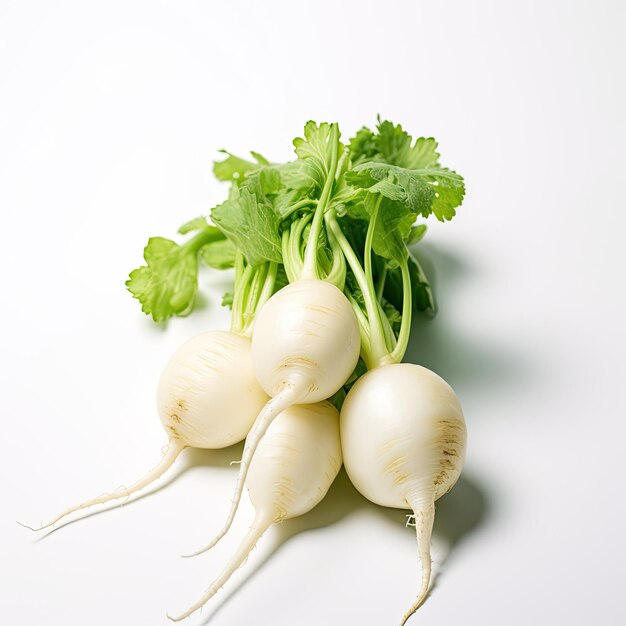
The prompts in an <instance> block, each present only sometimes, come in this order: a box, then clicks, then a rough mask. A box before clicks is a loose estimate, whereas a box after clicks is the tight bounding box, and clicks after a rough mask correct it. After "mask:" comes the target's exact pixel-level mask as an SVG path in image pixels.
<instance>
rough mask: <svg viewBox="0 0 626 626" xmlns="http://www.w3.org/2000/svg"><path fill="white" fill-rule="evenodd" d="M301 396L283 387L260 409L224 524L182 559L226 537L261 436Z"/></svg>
mask: <svg viewBox="0 0 626 626" xmlns="http://www.w3.org/2000/svg"><path fill="white" fill-rule="evenodd" d="M301 395H302V388H301V387H300V386H299V385H294V386H291V387H285V388H284V389H283V390H282V391H280V392H279V393H277V394H276V395H275V396H274V397H273V398H272V399H271V400H269V401H268V403H267V404H266V405H265V406H264V407H263V409H261V412H260V413H259V414H258V416H257V418H256V420H254V424H253V425H252V428H251V429H250V432H249V433H248V436H247V438H246V444H245V446H244V448H243V455H242V457H241V461H240V463H239V475H238V476H237V485H236V487H235V494H234V496H233V499H232V501H231V506H230V511H229V512H228V517H227V518H226V523H225V524H224V527H223V528H222V530H220V532H219V533H218V534H217V535H216V536H215V538H214V539H213V540H212V541H211V542H210V543H209V544H208V545H206V546H205V547H204V548H201V549H200V550H196V552H192V553H191V554H184V555H183V558H189V557H192V556H198V555H199V554H202V553H203V552H206V551H207V550H210V549H211V548H212V547H213V546H215V545H217V543H218V542H219V541H220V539H222V537H224V535H226V533H227V532H228V531H229V530H230V527H231V526H232V524H233V520H234V519H235V514H236V513H237V509H238V508H239V502H240V501H241V494H242V493H243V486H244V484H245V482H246V476H247V475H248V468H249V467H250V461H251V460H252V457H253V456H254V453H255V452H256V449H257V447H258V445H259V442H260V441H261V439H262V438H263V435H265V433H266V432H267V429H268V428H269V425H270V424H271V423H272V422H273V421H274V418H275V417H276V416H277V415H279V414H280V413H282V412H283V411H284V410H285V409H287V408H289V407H290V406H291V405H292V404H297V402H298V400H299V399H300V397H301Z"/></svg>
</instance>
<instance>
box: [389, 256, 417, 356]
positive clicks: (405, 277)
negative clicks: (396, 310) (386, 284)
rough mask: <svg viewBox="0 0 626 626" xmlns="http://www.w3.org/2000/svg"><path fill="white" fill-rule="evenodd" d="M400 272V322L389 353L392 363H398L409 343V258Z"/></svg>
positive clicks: (411, 304) (410, 296) (410, 303)
mask: <svg viewBox="0 0 626 626" xmlns="http://www.w3.org/2000/svg"><path fill="white" fill-rule="evenodd" d="M400 271H401V272H402V322H401V324H400V332H399V333H398V342H397V343H396V347H395V348H394V349H393V352H392V353H391V355H390V356H391V359H392V361H393V362H394V363H400V361H402V359H403V357H404V353H405V352H406V349H407V346H408V345H409V335H410V333H411V312H412V309H413V298H412V294H411V274H410V272H409V260H408V258H407V259H405V260H404V263H402V265H401V266H400Z"/></svg>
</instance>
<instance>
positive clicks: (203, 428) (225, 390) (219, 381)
mask: <svg viewBox="0 0 626 626" xmlns="http://www.w3.org/2000/svg"><path fill="white" fill-rule="evenodd" d="M267 400H268V397H267V395H266V394H265V392H264V391H263V390H262V389H261V387H260V386H259V385H258V383H257V382H256V378H255V376H254V369H253V367H252V359H251V353H250V340H249V339H248V338H247V337H245V336H243V335H240V334H237V333H233V332H225V331H209V332H205V333H202V334H200V335H198V336H196V337H194V338H192V339H190V340H189V341H187V342H186V343H185V344H183V345H182V346H181V347H180V348H179V349H178V350H177V351H176V352H175V353H174V355H173V356H172V358H171V359H170V361H169V363H168V364H167V365H166V366H165V370H164V371H163V374H162V375H161V379H160V381H159V385H158V390H157V409H158V413H159V417H160V418H161V422H162V424H163V427H164V428H165V430H166V432H167V435H168V437H169V442H168V444H167V448H166V450H165V452H164V454H163V458H162V459H161V462H160V463H159V464H158V465H157V466H156V467H154V469H152V470H151V471H150V472H149V473H148V474H146V475H145V476H144V477H143V478H141V479H140V480H138V481H137V482H135V483H134V484H132V485H131V486H130V487H124V488H122V489H118V490H117V491H114V492H113V493H107V494H104V495H102V496H99V497H97V498H93V499H92V500H87V501H86V502H83V503H82V504H79V505H76V506H73V507H70V508H68V509H66V510H65V511H63V512H62V513H60V514H59V515H57V516H56V517H55V518H54V519H53V520H51V521H50V522H48V523H47V524H45V525H43V526H41V527H40V528H39V529H37V530H41V529H43V528H47V527H49V526H52V525H53V524H55V523H56V522H58V521H59V520H60V519H62V518H63V517H65V516H66V515H69V514H70V513H74V512H75V511H79V510H82V509H86V508H88V507H91V506H94V505H96V504H104V503H105V502H109V501H111V500H117V499H119V498H126V497H128V496H130V495H132V494H134V493H137V492H138V491H140V490H141V489H143V488H144V487H146V486H147V485H149V484H150V483H152V482H154V481H155V480H157V479H158V478H160V477H161V476H162V475H163V474H164V473H165V472H166V471H167V470H168V469H169V468H170V467H171V466H172V464H173V463H174V461H175V460H176V458H177V457H178V455H179V454H180V452H181V451H182V450H183V449H185V448H187V447H196V448H210V449H214V448H224V447H226V446H230V445H233V444H235V443H237V442H239V441H241V440H242V439H243V438H244V437H245V436H246V434H247V433H248V431H249V429H250V427H251V425H252V423H253V422H254V418H255V417H256V415H257V414H258V412H259V410H260V409H261V408H262V407H263V405H264V404H265V403H266V402H267Z"/></svg>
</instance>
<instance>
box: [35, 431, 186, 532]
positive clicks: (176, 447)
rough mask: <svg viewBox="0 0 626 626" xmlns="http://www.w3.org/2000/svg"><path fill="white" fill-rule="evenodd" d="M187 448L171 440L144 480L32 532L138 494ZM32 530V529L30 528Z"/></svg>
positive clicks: (81, 507)
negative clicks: (70, 516) (81, 512)
mask: <svg viewBox="0 0 626 626" xmlns="http://www.w3.org/2000/svg"><path fill="white" fill-rule="evenodd" d="M186 447H187V446H186V445H185V444H183V443H182V442H181V441H180V440H178V439H170V441H169V443H168V445H167V448H166V450H165V452H164V453H163V458H162V459H161V461H160V462H159V464H158V465H157V466H156V467H154V468H153V469H152V470H150V471H149V472H148V473H147V474H146V475H145V476H144V477H143V478H141V479H140V480H138V481H137V482H136V483H134V484H133V485H131V486H130V487H124V488H123V489H119V490H118V491H115V492H113V493H106V494H104V495H102V496H98V497H97V498H93V499H92V500H87V501H86V502H83V503H82V504H78V505H76V506H73V507H70V508H69V509H65V511H63V512H62V513H60V514H59V515H57V516H56V517H55V518H54V519H53V520H51V521H49V522H48V523H47V524H44V525H43V526H40V527H39V528H32V529H31V530H35V531H39V530H43V529H44V528H48V527H50V526H53V525H54V524H56V523H57V522H58V521H59V520H60V519H63V518H64V517H65V516H66V515H69V514H70V513H74V512H76V511H81V510H83V509H88V508H89V507H92V506H95V505H96V504H104V503H105V502H110V501H111V500H118V499H119V498H126V497H128V496H130V495H132V494H133V493H137V492H138V491H141V490H142V489H143V488H144V487H146V486H147V485H149V484H150V483H152V482H154V481H155V480H157V479H158V478H161V476H163V474H165V472H166V471H167V470H168V469H169V468H170V467H171V466H172V465H173V463H174V461H175V460H176V459H177V458H178V455H179V454H180V453H181V452H182V451H183V450H184V449H185V448H186ZM29 528H30V527H29Z"/></svg>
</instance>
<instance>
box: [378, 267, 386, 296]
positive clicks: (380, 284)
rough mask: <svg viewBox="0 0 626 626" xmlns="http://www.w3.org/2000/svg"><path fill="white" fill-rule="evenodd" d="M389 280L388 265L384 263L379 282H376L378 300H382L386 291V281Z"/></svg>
mask: <svg viewBox="0 0 626 626" xmlns="http://www.w3.org/2000/svg"><path fill="white" fill-rule="evenodd" d="M386 282H387V265H383V269H382V272H381V273H380V277H379V278H378V283H377V284H376V299H377V300H378V302H382V299H383V292H384V291H385V283H386Z"/></svg>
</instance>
